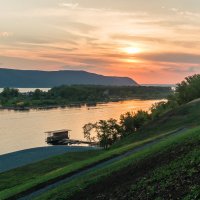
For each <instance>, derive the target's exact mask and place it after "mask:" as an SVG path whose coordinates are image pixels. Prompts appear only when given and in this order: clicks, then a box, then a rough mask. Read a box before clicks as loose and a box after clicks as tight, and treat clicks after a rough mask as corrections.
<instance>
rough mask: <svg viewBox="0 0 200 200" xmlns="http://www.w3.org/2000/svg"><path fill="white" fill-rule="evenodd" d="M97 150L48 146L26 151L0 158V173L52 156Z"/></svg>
mask: <svg viewBox="0 0 200 200" xmlns="http://www.w3.org/2000/svg"><path fill="white" fill-rule="evenodd" d="M92 150H98V148H97V147H82V146H77V147H76V146H48V147H38V148H32V149H26V150H22V151H17V152H13V153H8V154H4V155H1V156H0V163H1V165H0V173H2V172H5V171H9V170H11V169H15V168H18V167H22V166H25V165H28V164H32V163H35V162H38V161H42V160H45V159H48V158H51V157H53V156H58V155H61V154H64V153H68V152H84V151H92Z"/></svg>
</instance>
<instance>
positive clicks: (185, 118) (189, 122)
mask: <svg viewBox="0 0 200 200" xmlns="http://www.w3.org/2000/svg"><path fill="white" fill-rule="evenodd" d="M199 119H200V102H196V103H192V104H186V105H182V106H180V107H178V108H176V109H174V110H172V111H169V112H167V113H165V114H164V115H163V116H161V117H160V118H159V119H156V120H154V121H151V122H150V123H149V124H147V125H146V126H144V128H143V129H142V130H140V131H139V132H138V133H136V134H133V135H129V136H128V137H126V138H124V139H123V140H121V141H119V142H117V143H116V144H114V145H113V147H112V148H117V147H119V146H124V145H127V144H130V143H131V142H134V141H137V140H142V139H145V138H149V137H153V136H156V135H159V134H161V133H164V132H170V131H172V130H175V129H177V128H180V127H196V126H199V125H200V121H199Z"/></svg>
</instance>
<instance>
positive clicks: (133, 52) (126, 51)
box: [123, 47, 141, 54]
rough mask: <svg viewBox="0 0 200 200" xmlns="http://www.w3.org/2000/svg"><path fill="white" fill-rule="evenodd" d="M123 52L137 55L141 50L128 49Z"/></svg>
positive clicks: (135, 48)
mask: <svg viewBox="0 0 200 200" xmlns="http://www.w3.org/2000/svg"><path fill="white" fill-rule="evenodd" d="M123 51H124V52H125V53H127V54H136V53H139V52H140V51H141V50H140V49H139V48H137V47H126V48H124V49H123Z"/></svg>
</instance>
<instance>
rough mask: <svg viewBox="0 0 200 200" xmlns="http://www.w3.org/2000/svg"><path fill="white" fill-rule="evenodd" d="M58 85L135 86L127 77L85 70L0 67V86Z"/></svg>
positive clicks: (46, 86)
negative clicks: (38, 69)
mask: <svg viewBox="0 0 200 200" xmlns="http://www.w3.org/2000/svg"><path fill="white" fill-rule="evenodd" d="M60 85H109V86H137V85H138V84H137V83H136V82H135V81H134V80H132V79H131V78H128V77H114V76H113V77H112V76H103V75H98V74H94V73H89V72H86V71H73V70H63V71H36V70H15V69H4V68H0V87H1V88H3V87H17V88H37V87H43V88H51V87H55V86H60Z"/></svg>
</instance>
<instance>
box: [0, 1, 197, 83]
mask: <svg viewBox="0 0 200 200" xmlns="http://www.w3.org/2000/svg"><path fill="white" fill-rule="evenodd" d="M0 67H1V68H15V69H40V70H67V69H73V70H86V71H89V72H95V73H99V74H104V75H114V76H115V75H116V76H129V77H131V78H133V79H134V80H136V81H137V82H138V83H146V84H150V83H152V84H153V83H163V84H164V83H166V84H168V83H172V84H173V83H177V82H179V81H181V80H182V79H183V78H184V77H185V76H188V75H191V74H195V73H200V0H7V1H6V0H0Z"/></svg>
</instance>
